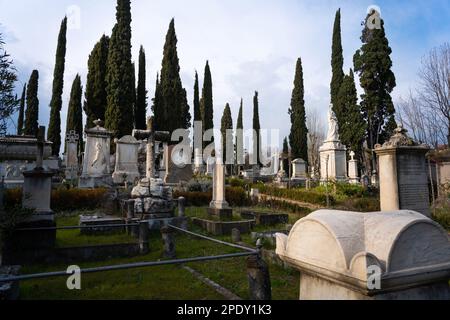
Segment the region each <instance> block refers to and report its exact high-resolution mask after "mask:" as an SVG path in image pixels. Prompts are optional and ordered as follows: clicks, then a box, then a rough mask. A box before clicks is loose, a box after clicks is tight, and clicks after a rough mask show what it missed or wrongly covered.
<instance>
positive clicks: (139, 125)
mask: <svg viewBox="0 0 450 320" xmlns="http://www.w3.org/2000/svg"><path fill="white" fill-rule="evenodd" d="M145 79H146V77H145V51H144V47H143V46H141V48H140V49H139V72H138V84H137V96H136V108H135V111H134V119H135V120H134V122H135V128H136V129H140V130H144V129H146V128H147V120H146V119H147V89H146V87H145Z"/></svg>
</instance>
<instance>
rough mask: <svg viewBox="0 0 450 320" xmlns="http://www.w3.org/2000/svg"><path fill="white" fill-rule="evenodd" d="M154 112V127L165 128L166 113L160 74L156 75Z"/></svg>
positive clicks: (157, 128)
mask: <svg viewBox="0 0 450 320" xmlns="http://www.w3.org/2000/svg"><path fill="white" fill-rule="evenodd" d="M152 102H153V104H152V112H153V128H154V129H155V130H163V129H164V128H165V123H164V122H165V119H166V114H165V112H164V106H163V103H162V96H161V84H160V82H159V74H157V75H156V85H155V97H154V98H153V99H152Z"/></svg>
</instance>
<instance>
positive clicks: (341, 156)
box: [319, 105, 347, 182]
mask: <svg viewBox="0 0 450 320" xmlns="http://www.w3.org/2000/svg"><path fill="white" fill-rule="evenodd" d="M319 153H320V179H321V181H322V182H325V181H345V180H347V148H346V147H345V146H344V145H343V144H342V143H341V141H340V139H339V125H338V122H337V118H336V114H335V113H334V111H333V105H330V109H329V111H328V135H327V139H326V140H325V142H324V143H323V145H322V146H321V147H320V148H319Z"/></svg>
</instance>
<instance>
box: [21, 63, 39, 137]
mask: <svg viewBox="0 0 450 320" xmlns="http://www.w3.org/2000/svg"><path fill="white" fill-rule="evenodd" d="M38 89H39V72H38V71H37V70H33V72H32V73H31V76H30V80H29V81H28V86H27V110H26V112H25V127H24V130H23V133H24V134H25V135H27V136H36V135H37V133H38V126H39V123H38V121H39V99H38Z"/></svg>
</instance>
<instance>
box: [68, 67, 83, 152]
mask: <svg viewBox="0 0 450 320" xmlns="http://www.w3.org/2000/svg"><path fill="white" fill-rule="evenodd" d="M82 95H83V87H82V86H81V78H80V76H79V75H78V74H77V75H76V76H75V79H74V80H73V83H72V89H71V91H70V100H69V109H68V111H67V122H66V134H67V133H69V131H71V130H73V131H75V132H76V133H77V134H78V136H79V146H78V150H80V151H81V152H82V151H83V109H82Z"/></svg>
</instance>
